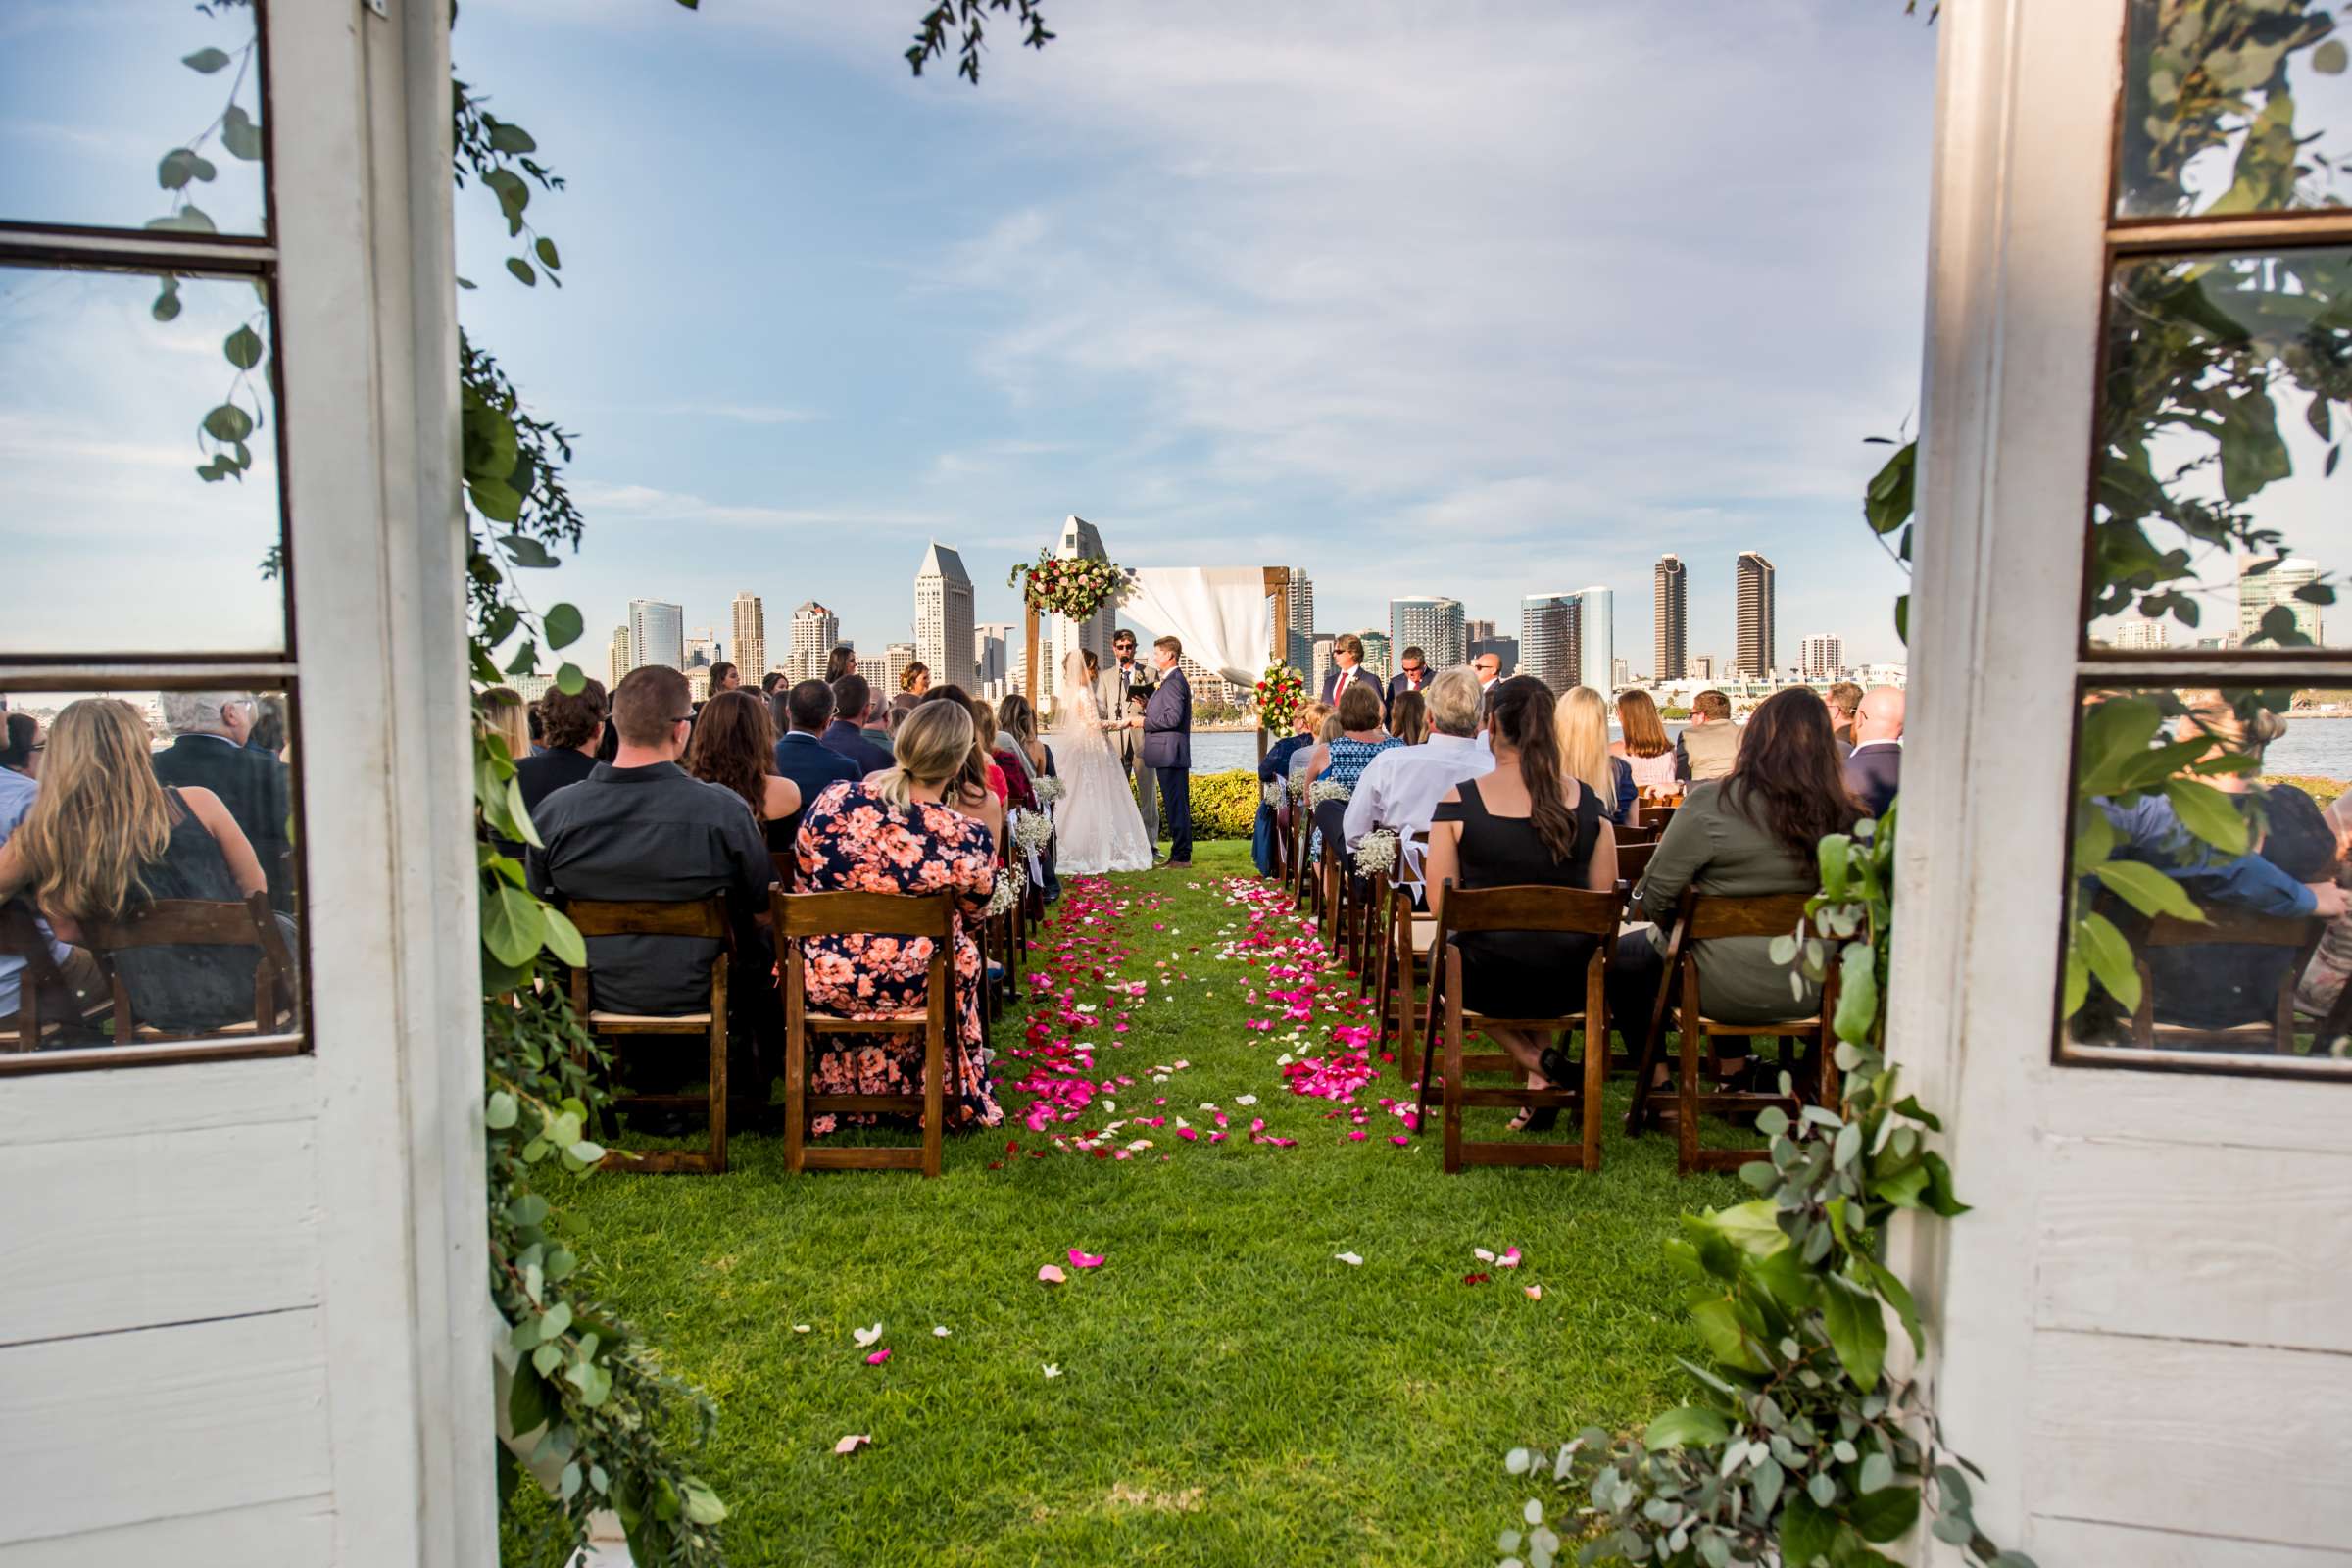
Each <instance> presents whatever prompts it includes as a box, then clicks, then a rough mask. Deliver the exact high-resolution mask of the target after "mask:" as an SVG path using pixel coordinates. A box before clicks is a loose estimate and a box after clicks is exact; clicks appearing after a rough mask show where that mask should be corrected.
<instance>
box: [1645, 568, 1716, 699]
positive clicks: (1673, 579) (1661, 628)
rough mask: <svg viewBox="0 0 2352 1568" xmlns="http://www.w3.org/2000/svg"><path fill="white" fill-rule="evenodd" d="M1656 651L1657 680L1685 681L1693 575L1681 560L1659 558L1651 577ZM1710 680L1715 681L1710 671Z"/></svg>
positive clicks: (1652, 658)
mask: <svg viewBox="0 0 2352 1568" xmlns="http://www.w3.org/2000/svg"><path fill="white" fill-rule="evenodd" d="M1649 613H1650V624H1651V633H1650V636H1651V640H1652V643H1653V648H1652V651H1651V654H1650V662H1651V664H1652V666H1653V668H1652V671H1651V673H1652V675H1653V676H1654V677H1655V678H1656V679H1658V680H1682V679H1684V678H1685V676H1686V674H1687V672H1688V670H1689V660H1690V653H1691V573H1690V570H1689V568H1687V567H1686V566H1684V564H1683V558H1682V557H1680V556H1660V557H1659V558H1658V564H1657V565H1656V566H1654V567H1652V568H1651V570H1650V574H1649ZM1706 678H1707V679H1709V680H1712V679H1714V672H1713V671H1712V670H1710V671H1709V672H1708V674H1707V676H1706Z"/></svg>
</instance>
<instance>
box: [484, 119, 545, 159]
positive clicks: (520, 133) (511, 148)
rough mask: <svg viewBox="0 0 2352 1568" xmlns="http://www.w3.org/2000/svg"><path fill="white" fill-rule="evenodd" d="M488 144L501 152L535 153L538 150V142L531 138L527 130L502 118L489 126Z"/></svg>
mask: <svg viewBox="0 0 2352 1568" xmlns="http://www.w3.org/2000/svg"><path fill="white" fill-rule="evenodd" d="M490 145H491V147H492V148H493V149H494V150H496V151H498V152H502V153H515V154H519V153H535V152H537V151H538V150H539V144H538V143H537V142H536V141H534V140H532V139H531V133H530V132H529V131H527V130H525V129H523V128H522V127H521V126H520V125H517V124H513V123H509V122H507V121H504V120H502V121H499V122H497V123H494V124H493V125H492V126H491V127H490Z"/></svg>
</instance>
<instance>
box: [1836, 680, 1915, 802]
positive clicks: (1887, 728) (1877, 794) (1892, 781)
mask: <svg viewBox="0 0 2352 1568" xmlns="http://www.w3.org/2000/svg"><path fill="white" fill-rule="evenodd" d="M1902 781H1903V689H1902V688H1901V687H1899V686H1873V687H1872V688H1871V689H1870V690H1869V691H1867V692H1864V693H1863V694H1862V703H1861V706H1860V707H1858V708H1856V709H1855V710H1854V750H1853V755H1852V756H1850V757H1848V758H1847V759H1846V760H1845V787H1846V789H1847V790H1848V791H1850V792H1851V793H1852V795H1853V797H1854V799H1855V800H1856V801H1858V802H1860V803H1861V807H1862V809H1863V810H1864V811H1866V812H1868V813H1869V814H1870V815H1872V816H1885V815H1886V814H1887V807H1889V806H1892V805H1893V804H1894V794H1895V791H1896V790H1898V789H1900V788H1901V787H1902Z"/></svg>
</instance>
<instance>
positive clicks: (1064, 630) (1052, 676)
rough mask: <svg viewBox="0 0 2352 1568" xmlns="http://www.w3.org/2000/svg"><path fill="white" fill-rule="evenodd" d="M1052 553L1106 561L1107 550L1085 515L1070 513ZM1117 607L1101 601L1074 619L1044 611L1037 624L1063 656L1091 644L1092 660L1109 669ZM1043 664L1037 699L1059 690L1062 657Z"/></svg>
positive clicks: (1115, 628)
mask: <svg viewBox="0 0 2352 1568" xmlns="http://www.w3.org/2000/svg"><path fill="white" fill-rule="evenodd" d="M1054 554H1055V555H1057V556H1059V557H1061V559H1063V560H1064V561H1107V560H1109V559H1110V556H1109V552H1107V551H1105V550H1104V549H1103V535H1102V533H1101V532H1100V531H1099V530H1098V529H1097V528H1096V527H1095V525H1094V524H1093V523H1091V522H1089V521H1087V520H1086V519H1085V518H1084V517H1081V516H1078V515H1075V514H1072V515H1070V516H1067V517H1064V518H1063V519H1062V521H1061V537H1060V538H1059V539H1058V540H1056V541H1055V543H1054ZM1118 618H1119V615H1118V609H1117V607H1116V606H1113V605H1104V606H1103V608H1102V609H1101V610H1098V611H1096V612H1095V613H1094V614H1092V615H1091V616H1089V617H1088V618H1087V619H1086V620H1085V621H1083V622H1080V621H1074V620H1072V619H1070V618H1069V617H1068V616H1067V615H1047V616H1044V617H1042V621H1043V623H1042V624H1041V625H1040V626H1039V628H1038V633H1039V635H1040V636H1041V637H1044V638H1047V639H1049V640H1050V641H1052V643H1053V644H1054V648H1055V650H1056V651H1057V652H1058V654H1059V655H1060V656H1062V657H1067V656H1068V654H1069V651H1070V650H1071V649H1073V648H1091V649H1093V650H1094V651H1095V662H1096V663H1097V664H1099V665H1101V666H1102V667H1103V668H1104V669H1108V668H1109V667H1110V666H1111V665H1112V664H1114V663H1116V662H1118V661H1117V659H1116V657H1115V656H1114V655H1113V654H1112V653H1111V651H1110V638H1111V634H1112V633H1113V632H1114V631H1116V630H1117V629H1118ZM1039 662H1041V663H1043V664H1044V665H1045V668H1044V669H1042V670H1040V671H1039V672H1038V674H1039V679H1038V683H1037V694H1038V697H1039V698H1040V700H1043V699H1046V698H1050V697H1053V696H1054V695H1055V694H1056V693H1058V692H1059V691H1060V690H1061V659H1060V658H1055V659H1052V660H1047V659H1044V658H1042V657H1041V658H1040V660H1039Z"/></svg>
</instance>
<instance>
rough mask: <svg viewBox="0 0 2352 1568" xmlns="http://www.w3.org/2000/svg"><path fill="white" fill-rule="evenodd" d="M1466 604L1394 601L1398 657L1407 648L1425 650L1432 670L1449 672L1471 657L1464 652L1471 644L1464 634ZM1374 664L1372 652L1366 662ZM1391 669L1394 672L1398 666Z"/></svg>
mask: <svg viewBox="0 0 2352 1568" xmlns="http://www.w3.org/2000/svg"><path fill="white" fill-rule="evenodd" d="M1464 630H1465V625H1464V622H1463V619H1462V602H1461V601H1460V600H1459V599H1446V598H1433V599H1392V600H1390V601H1389V646H1390V647H1391V648H1393V649H1395V650H1396V651H1397V653H1398V654H1402V653H1403V652H1404V651H1405V650H1406V649H1407V648H1418V649H1420V650H1421V656H1422V658H1423V659H1424V660H1425V661H1426V662H1428V665H1429V667H1430V668H1431V669H1445V668H1446V667H1448V666H1449V665H1453V664H1458V663H1460V662H1462V661H1463V660H1464V659H1465V658H1466V657H1468V656H1467V655H1466V654H1465V653H1464V652H1463V650H1464V648H1465V647H1466V646H1467V641H1466V639H1465V638H1464V637H1463V635H1462V633H1463V631H1464ZM1364 662H1366V663H1367V664H1368V663H1370V662H1372V660H1371V655H1370V653H1369V651H1367V653H1366V654H1365V658H1364ZM1387 667H1388V668H1390V669H1392V670H1394V669H1395V667H1396V666H1395V665H1393V664H1392V665H1389V666H1387Z"/></svg>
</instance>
